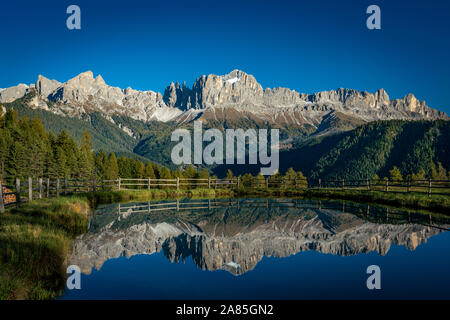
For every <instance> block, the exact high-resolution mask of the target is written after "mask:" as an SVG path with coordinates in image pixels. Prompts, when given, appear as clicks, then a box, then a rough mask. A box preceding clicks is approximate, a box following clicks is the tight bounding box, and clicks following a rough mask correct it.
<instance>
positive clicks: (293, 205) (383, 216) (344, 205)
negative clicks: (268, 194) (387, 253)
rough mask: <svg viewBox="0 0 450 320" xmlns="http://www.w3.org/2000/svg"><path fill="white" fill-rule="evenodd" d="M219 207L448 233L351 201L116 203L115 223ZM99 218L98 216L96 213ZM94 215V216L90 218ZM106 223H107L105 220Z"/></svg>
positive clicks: (436, 223) (434, 222)
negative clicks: (297, 212)
mask: <svg viewBox="0 0 450 320" xmlns="http://www.w3.org/2000/svg"><path fill="white" fill-rule="evenodd" d="M221 208H235V209H245V208H251V209H255V208H263V209H277V210H278V209H303V210H305V209H310V210H332V211H338V212H342V213H351V214H354V215H356V216H358V217H360V218H363V219H371V220H373V221H374V222H389V223H415V224H421V225H425V226H430V227H434V228H440V229H443V230H447V231H448V230H449V229H448V225H449V224H450V219H449V217H445V216H433V215H431V214H428V215H425V214H421V213H414V212H410V211H408V212H407V214H405V212H404V211H402V210H397V209H395V208H389V207H386V208H383V207H378V206H371V205H370V204H365V205H362V204H357V203H353V202H351V201H342V202H338V201H321V200H306V201H305V200H299V199H268V198H266V199H239V198H228V199H225V198H223V199H194V200H187V201H186V200H183V201H180V200H171V201H146V202H135V203H125V204H121V203H119V204H117V211H116V213H114V212H113V213H112V214H117V218H118V220H122V219H126V218H127V217H128V216H130V215H131V214H137V213H139V214H151V213H156V212H183V211H189V210H196V211H197V210H206V211H209V210H214V209H221ZM100 215H101V214H100ZM95 218H96V215H95V216H94V219H95ZM108 221H109V220H108Z"/></svg>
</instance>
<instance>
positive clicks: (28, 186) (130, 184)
mask: <svg viewBox="0 0 450 320" xmlns="http://www.w3.org/2000/svg"><path fill="white" fill-rule="evenodd" d="M8 181H11V179H9V180H8ZM161 188H173V189H174V190H180V189H195V188H208V189H212V188H213V189H239V188H256V189H335V190H346V189H354V190H367V191H384V192H422V193H427V194H428V195H431V194H432V193H433V194H444V195H450V180H431V179H428V180H402V181H399V180H388V179H385V180H372V179H363V180H344V179H342V180H321V179H317V180H308V179H301V178H286V177H284V178H282V177H266V178H263V177H261V178H259V177H254V178H252V179H251V180H249V179H240V178H239V177H238V178H232V179H213V178H208V179H206V178H198V179H197V178H175V179H153V178H145V179H136V178H133V179H132V178H118V179H116V180H79V179H54V180H51V179H49V178H38V179H32V178H28V179H25V181H21V180H20V179H18V178H17V179H15V184H14V185H10V184H4V183H3V182H2V180H1V179H0V213H3V212H4V211H5V208H6V207H9V206H12V205H16V206H19V205H20V204H21V203H24V202H28V201H32V200H34V199H41V198H48V197H55V196H56V197H58V196H60V195H61V194H64V195H67V194H73V193H85V192H96V191H107V190H115V191H116V190H118V191H121V190H130V189H148V190H150V189H161Z"/></svg>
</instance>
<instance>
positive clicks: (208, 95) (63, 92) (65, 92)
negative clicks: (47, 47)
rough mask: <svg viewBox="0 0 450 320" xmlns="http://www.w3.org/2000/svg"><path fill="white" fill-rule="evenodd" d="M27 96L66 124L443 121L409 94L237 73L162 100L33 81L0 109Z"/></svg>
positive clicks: (0, 99) (78, 81)
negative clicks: (266, 84) (265, 80)
mask: <svg viewBox="0 0 450 320" xmlns="http://www.w3.org/2000/svg"><path fill="white" fill-rule="evenodd" d="M30 92H36V96H35V97H33V99H31V100H30V102H29V106H30V107H32V108H42V109H45V110H49V111H52V112H54V113H56V114H60V115H67V116H71V117H81V116H82V115H84V114H88V113H90V112H100V113H101V114H102V115H103V116H104V117H105V118H107V119H109V120H110V121H112V122H114V121H113V120H112V116H113V115H123V116H127V117H130V118H132V119H136V120H142V121H152V120H157V121H164V122H166V121H175V122H177V123H184V122H189V121H192V120H194V119H198V118H200V119H201V120H203V121H205V122H211V121H216V122H217V121H219V122H223V121H224V119H227V121H229V122H230V121H231V122H232V121H233V120H236V121H240V120H242V119H248V120H250V121H253V122H261V123H269V124H271V125H278V126H280V125H281V126H284V125H286V126H287V125H290V126H292V125H294V126H304V125H306V124H308V125H310V126H312V127H316V128H319V127H320V125H321V124H322V122H323V121H324V120H325V119H327V118H329V117H330V115H333V116H335V117H342V116H343V117H345V118H346V121H347V122H348V123H351V124H352V125H353V126H355V125H357V124H360V123H361V122H367V121H373V120H390V119H448V117H447V115H446V114H445V113H444V112H441V111H438V110H435V109H431V108H429V107H428V106H427V105H426V103H425V102H424V101H419V100H418V99H417V98H415V97H414V95H412V94H410V95H407V96H406V97H404V98H402V99H394V100H390V98H389V96H388V94H387V93H386V92H385V91H384V90H383V89H380V90H378V91H377V92H376V93H374V94H372V93H368V92H365V91H364V92H359V91H356V90H351V89H337V90H331V91H323V92H318V93H314V94H305V93H298V92H296V91H294V90H291V89H288V88H273V89H271V88H266V89H263V87H262V86H261V85H260V84H259V83H258V82H257V81H256V79H255V77H253V76H252V75H249V74H247V73H245V72H243V71H240V70H233V71H232V72H230V73H229V74H226V75H221V76H219V75H213V74H211V75H203V76H201V77H199V78H198V79H197V80H196V81H195V82H194V84H193V86H192V87H191V88H189V87H187V86H186V84H182V85H180V84H179V83H171V84H170V85H169V86H168V87H167V88H166V90H165V91H164V94H161V93H158V92H153V91H138V90H133V89H131V88H127V89H121V88H118V87H112V86H109V85H107V84H106V83H105V81H104V80H103V78H102V77H101V76H100V75H98V76H96V77H94V75H93V73H92V72H91V71H87V72H83V73H81V74H79V75H78V76H76V77H74V78H72V79H70V80H68V81H66V82H65V83H60V82H58V81H56V80H50V79H47V78H45V77H43V76H41V75H40V76H39V77H38V80H37V82H36V84H33V85H30V86H27V85H23V84H21V85H18V86H16V87H11V88H7V89H1V90H0V103H5V102H12V101H14V100H15V99H18V98H21V97H23V96H24V95H26V94H29V93H30ZM322 127H323V125H322Z"/></svg>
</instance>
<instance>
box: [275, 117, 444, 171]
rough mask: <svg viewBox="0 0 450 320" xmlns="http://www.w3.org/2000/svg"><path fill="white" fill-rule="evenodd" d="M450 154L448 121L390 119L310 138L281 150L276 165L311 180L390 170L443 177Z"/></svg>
mask: <svg viewBox="0 0 450 320" xmlns="http://www.w3.org/2000/svg"><path fill="white" fill-rule="evenodd" d="M449 152H450V122H449V121H442V120H436V121H401V120H392V121H376V122H371V123H368V124H365V125H362V126H360V127H358V128H356V129H354V130H351V131H348V132H344V133H340V134H336V135H332V136H325V137H316V138H311V139H309V140H308V141H306V142H304V143H303V144H302V145H301V146H299V147H298V148H297V149H295V150H290V151H287V152H281V153H280V162H281V170H284V169H285V168H288V167H291V166H292V167H294V168H296V169H299V170H302V171H303V172H305V173H306V174H307V176H308V177H310V178H313V179H314V178H315V179H317V178H322V179H342V178H344V179H366V177H369V178H372V177H373V176H374V175H375V174H377V175H378V176H379V177H386V176H388V175H389V171H390V170H391V169H392V168H393V167H394V166H396V167H398V168H399V170H400V172H401V174H402V175H403V176H404V177H405V176H407V175H409V174H417V173H419V172H421V171H423V173H424V174H425V175H426V176H429V177H431V176H432V175H433V174H434V178H438V177H439V176H440V177H442V178H443V177H444V174H443V172H445V171H446V170H448V169H449V168H450V157H449V154H450V153H449ZM438 171H440V172H441V173H440V174H438V173H436V172H438Z"/></svg>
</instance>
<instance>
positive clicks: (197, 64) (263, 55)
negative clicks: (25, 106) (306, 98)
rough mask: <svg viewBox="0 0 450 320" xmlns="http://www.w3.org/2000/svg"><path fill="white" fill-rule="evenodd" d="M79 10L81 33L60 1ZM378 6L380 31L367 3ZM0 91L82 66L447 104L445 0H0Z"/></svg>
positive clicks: (151, 86) (148, 84) (449, 28)
mask: <svg viewBox="0 0 450 320" xmlns="http://www.w3.org/2000/svg"><path fill="white" fill-rule="evenodd" d="M70 4H77V5H79V6H80V8H81V27H82V29H81V30H72V31H71V30H68V29H67V28H66V19H67V17H68V15H67V14H66V8H67V7H68V6H69V5H70ZM371 4H377V5H379V6H380V8H381V19H382V20H381V23H382V29H381V30H372V31H371V30H368V29H367V28H366V19H367V17H368V15H367V14H366V13H365V11H366V8H367V7H368V6H369V5H371ZM0 39H1V45H0V88H1V87H8V86H12V85H16V84H17V83H34V82H36V79H37V76H38V74H43V75H45V76H47V77H49V78H52V79H57V80H59V81H66V80H68V79H69V78H71V77H73V76H75V75H77V74H79V73H81V72H83V71H86V70H92V71H93V72H94V74H95V75H97V74H101V75H102V76H103V78H104V79H105V81H106V82H107V83H108V84H110V85H113V86H119V87H128V86H130V87H132V88H135V89H140V90H154V91H163V90H164V88H165V87H166V86H167V85H168V84H169V83H170V81H179V82H183V81H186V82H187V84H188V85H191V84H192V83H193V81H194V80H195V78H197V77H198V76H200V75H202V74H210V73H214V74H225V73H228V72H230V71H232V70H233V69H240V70H243V71H245V72H247V73H250V74H253V75H254V76H255V77H256V79H257V80H258V81H259V82H260V83H261V85H262V86H263V87H277V86H281V87H289V88H292V89H295V90H297V91H299V92H307V93H312V92H316V91H321V90H330V89H336V88H339V87H345V88H353V89H358V90H367V91H370V92H375V91H376V90H377V89H379V88H384V89H386V91H387V92H388V94H389V95H390V97H391V98H399V97H403V96H404V95H406V94H407V93H410V92H412V93H414V94H415V95H416V96H417V97H418V98H419V99H421V100H426V101H427V103H428V105H430V106H432V107H435V108H438V109H440V110H443V111H446V112H447V113H450V90H449V84H450V80H449V73H450V59H449V52H450V51H449V49H450V41H449V39H450V2H449V1H445V0H442V1H434V0H428V1H422V0H421V1H412V0H410V1H407V0H390V1H381V0H370V1H365V0H361V1H357V0H341V1H337V0H316V1H302V0H297V1H285V0H277V1H275V0H273V1H268V0H229V1H215V0H209V1H196V0H192V1H178V0H171V1H152V0H147V1H136V0H128V1H92V0H91V1H84V0H70V1H54V2H53V1H45V0H44V1H20V2H19V1H17V2H13V1H3V2H2V5H1V7H0Z"/></svg>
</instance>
